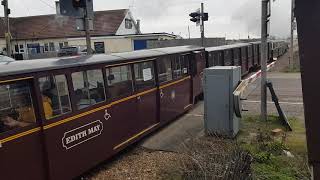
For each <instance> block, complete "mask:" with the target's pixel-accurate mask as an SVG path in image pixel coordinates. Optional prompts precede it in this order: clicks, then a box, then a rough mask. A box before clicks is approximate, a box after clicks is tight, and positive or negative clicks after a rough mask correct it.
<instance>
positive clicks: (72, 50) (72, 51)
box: [58, 46, 95, 57]
mask: <svg viewBox="0 0 320 180" xmlns="http://www.w3.org/2000/svg"><path fill="white" fill-rule="evenodd" d="M93 53H95V52H94V51H93ZM78 55H87V49H86V48H83V47H81V46H79V47H77V46H68V47H62V48H61V49H60V50H59V51H58V56H59V57H63V56H78Z"/></svg>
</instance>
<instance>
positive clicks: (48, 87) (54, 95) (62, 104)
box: [39, 75, 71, 119]
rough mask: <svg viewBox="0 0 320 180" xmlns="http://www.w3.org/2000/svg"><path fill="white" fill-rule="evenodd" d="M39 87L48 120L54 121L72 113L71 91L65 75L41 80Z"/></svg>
mask: <svg viewBox="0 0 320 180" xmlns="http://www.w3.org/2000/svg"><path fill="white" fill-rule="evenodd" d="M39 85H40V90H41V94H42V103H43V109H44V113H45V116H46V119H52V118H54V117H57V116H60V115H62V114H66V113H68V112H70V111H71V105H70V97H69V90H68V84H67V79H66V76H65V75H57V76H47V77H43V78H40V79H39Z"/></svg>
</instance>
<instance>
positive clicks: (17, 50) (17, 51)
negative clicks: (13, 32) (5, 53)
mask: <svg viewBox="0 0 320 180" xmlns="http://www.w3.org/2000/svg"><path fill="white" fill-rule="evenodd" d="M14 51H15V52H16V53H19V45H17V44H16V45H15V46H14Z"/></svg>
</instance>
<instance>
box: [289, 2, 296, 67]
mask: <svg viewBox="0 0 320 180" xmlns="http://www.w3.org/2000/svg"><path fill="white" fill-rule="evenodd" d="M294 4H295V0H291V40H290V59H289V67H290V68H291V67H292V65H293V63H294V60H293V58H294V57H293V56H294V54H293V35H294V28H295V27H294V8H295V7H294Z"/></svg>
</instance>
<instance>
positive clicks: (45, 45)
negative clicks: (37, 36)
mask: <svg viewBox="0 0 320 180" xmlns="http://www.w3.org/2000/svg"><path fill="white" fill-rule="evenodd" d="M48 51H49V44H48V43H44V52H48Z"/></svg>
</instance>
